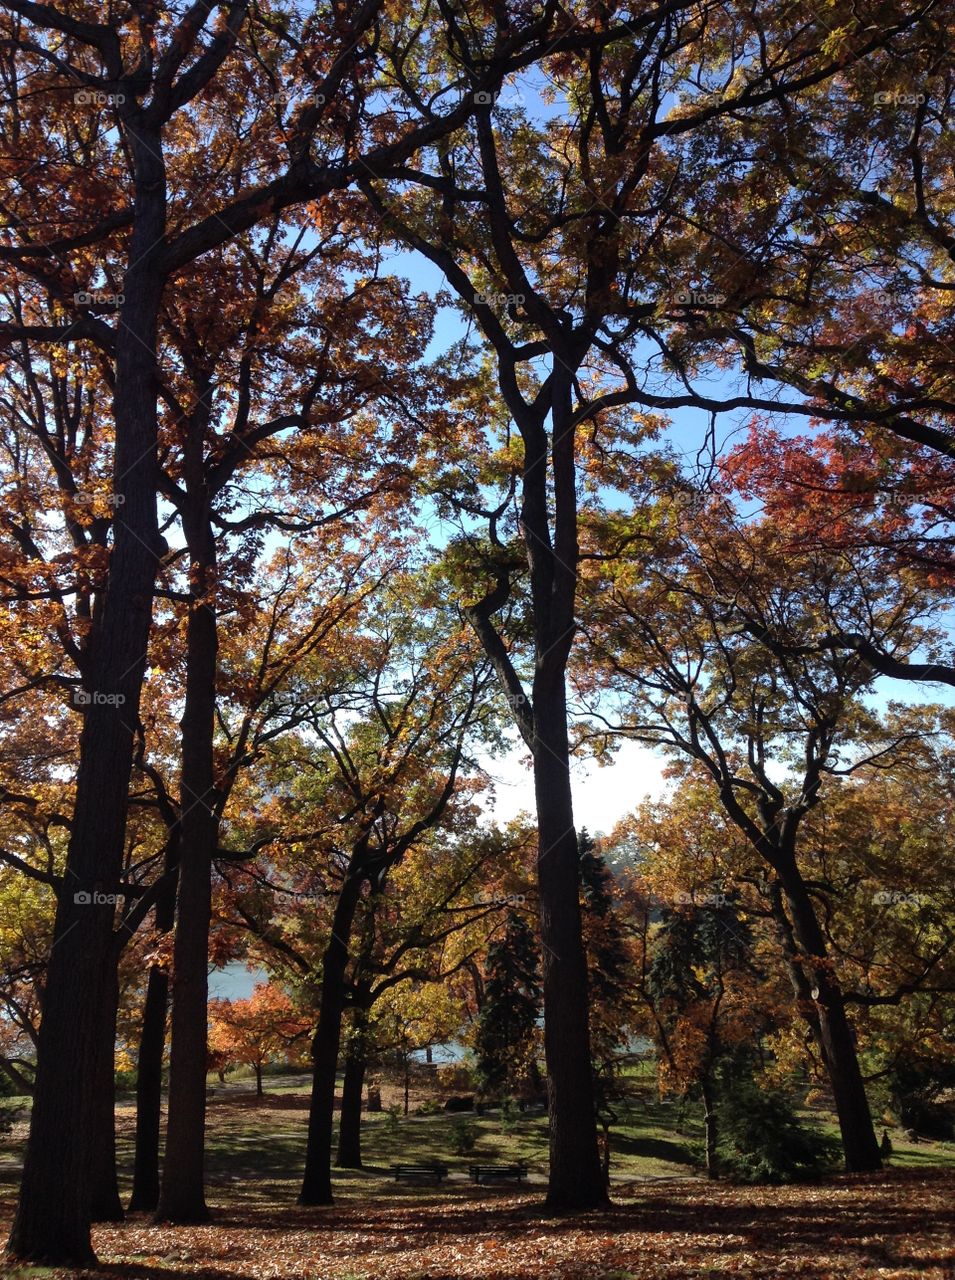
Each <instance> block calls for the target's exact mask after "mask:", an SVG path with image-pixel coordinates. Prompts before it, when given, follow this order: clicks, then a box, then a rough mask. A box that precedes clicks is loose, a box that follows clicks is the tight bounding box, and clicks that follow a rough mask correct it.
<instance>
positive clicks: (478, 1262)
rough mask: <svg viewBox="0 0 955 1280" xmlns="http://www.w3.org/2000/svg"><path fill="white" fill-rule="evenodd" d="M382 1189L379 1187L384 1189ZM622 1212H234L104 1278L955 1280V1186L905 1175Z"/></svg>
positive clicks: (116, 1231) (128, 1258)
mask: <svg viewBox="0 0 955 1280" xmlns="http://www.w3.org/2000/svg"><path fill="white" fill-rule="evenodd" d="M369 1190H371V1188H369ZM614 1197H615V1200H616V1204H615V1206H614V1208H613V1209H612V1210H611V1211H609V1212H606V1213H603V1212H601V1213H591V1214H581V1215H577V1216H573V1217H564V1218H554V1217H549V1216H546V1215H545V1214H544V1212H543V1210H542V1207H541V1202H540V1195H539V1192H535V1193H534V1194H529V1193H528V1194H521V1195H514V1194H513V1193H509V1192H500V1193H495V1192H488V1191H486V1190H481V1191H480V1192H478V1191H476V1190H471V1189H469V1188H465V1187H460V1188H459V1187H453V1188H452V1187H449V1188H447V1189H444V1190H440V1191H439V1190H435V1189H427V1190H425V1189H412V1190H409V1191H405V1190H404V1189H400V1190H398V1191H397V1192H395V1191H394V1190H390V1189H389V1187H388V1185H387V1184H386V1183H384V1182H378V1183H377V1184H376V1193H375V1194H373V1195H370V1196H369V1198H368V1199H367V1200H365V1201H363V1202H357V1201H354V1200H352V1201H349V1202H347V1203H346V1204H343V1205H341V1206H336V1207H334V1208H331V1209H308V1210H306V1209H292V1208H281V1207H280V1208H276V1209H272V1210H269V1209H267V1208H265V1207H259V1206H257V1207H255V1208H254V1209H251V1208H246V1209H244V1210H243V1211H242V1212H240V1213H237V1212H235V1211H234V1210H233V1211H231V1212H230V1210H229V1209H228V1208H226V1207H224V1206H223V1207H222V1208H221V1209H219V1210H218V1212H217V1213H216V1216H215V1219H214V1221H213V1222H212V1223H211V1224H210V1225H208V1226H203V1227H193V1228H184V1227H176V1228H172V1227H156V1226H153V1225H151V1224H150V1223H149V1222H148V1221H147V1220H145V1219H142V1218H136V1217H133V1218H131V1219H130V1220H129V1221H128V1222H126V1223H124V1224H122V1225H118V1226H104V1227H98V1228H97V1229H96V1232H95V1245H96V1249H97V1252H98V1254H99V1257H100V1261H101V1264H102V1267H101V1269H100V1270H99V1271H97V1272H95V1273H75V1272H65V1271H60V1270H57V1271H40V1270H39V1269H33V1270H30V1271H23V1272H20V1273H18V1272H16V1271H12V1272H11V1271H8V1272H7V1273H6V1274H7V1275H8V1276H9V1277H11V1280H12V1277H17V1280H19V1277H20V1276H21V1275H22V1276H23V1277H26V1276H30V1277H39V1276H45V1277H49V1278H50V1280H54V1278H55V1280H59V1278H60V1277H66V1276H68V1275H69V1276H76V1275H79V1274H84V1275H86V1274H89V1275H93V1274H95V1275H96V1276H98V1277H103V1276H115V1277H118V1278H121V1280H178V1278H182V1280H186V1277H201V1278H203V1280H345V1278H348V1280H357V1278H358V1277H362V1278H363V1280H379V1278H380V1280H445V1278H448V1280H450V1278H451V1277H462V1278H463V1277H472V1278H474V1280H477V1278H480V1280H637V1278H639V1280H644V1278H646V1280H651V1278H652V1280H664V1278H665V1280H677V1278H678V1277H679V1280H704V1278H709V1277H714V1276H721V1275H724V1274H726V1275H742V1276H748V1277H754V1278H758V1280H776V1278H777V1277H801V1278H802V1280H809V1278H810V1277H811V1278H812V1280H824V1278H828V1277H838V1278H839V1280H843V1278H844V1280H849V1278H850V1277H869V1276H871V1277H881V1278H882V1280H903V1277H904V1278H906V1280H907V1278H909V1277H912V1278H915V1277H918V1278H919V1280H951V1278H952V1277H955V1176H953V1175H952V1173H951V1172H950V1171H946V1170H924V1171H921V1170H920V1171H912V1170H898V1171H889V1172H887V1173H885V1174H879V1175H872V1176H868V1177H864V1178H838V1179H835V1180H834V1181H833V1182H831V1183H829V1184H827V1185H824V1186H815V1187H785V1188H779V1187H774V1188H755V1189H752V1188H743V1187H730V1186H725V1185H715V1186H713V1185H709V1184H707V1183H706V1182H704V1181H702V1180H696V1179H693V1180H686V1179H684V1180H673V1181H670V1180H661V1181H655V1182H652V1183H639V1184H631V1185H629V1186H624V1187H619V1186H618V1187H616V1188H615V1189H614Z"/></svg>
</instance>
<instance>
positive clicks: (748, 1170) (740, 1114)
mask: <svg viewBox="0 0 955 1280" xmlns="http://www.w3.org/2000/svg"><path fill="white" fill-rule="evenodd" d="M717 1121H718V1142H717V1157H718V1160H719V1166H720V1170H721V1171H722V1172H724V1173H726V1174H728V1175H729V1176H730V1177H731V1178H733V1179H734V1180H735V1181H737V1182H748V1183H774V1182H807V1181H812V1180H814V1179H816V1178H819V1177H820V1176H822V1175H823V1174H824V1173H826V1172H828V1171H829V1170H830V1169H832V1168H833V1167H834V1165H835V1163H836V1161H837V1159H838V1156H839V1149H840V1148H839V1144H838V1143H836V1142H834V1141H833V1140H832V1139H831V1138H828V1137H826V1135H825V1134H822V1133H820V1132H819V1131H818V1130H817V1129H813V1128H811V1127H810V1126H808V1125H806V1124H804V1123H803V1122H802V1121H801V1120H800V1118H799V1116H798V1115H797V1114H796V1111H795V1108H794V1106H793V1103H792V1101H791V1099H790V1098H789V1096H788V1095H787V1094H786V1093H784V1092H783V1091H782V1090H780V1089H772V1088H767V1087H765V1085H762V1084H761V1085H759V1086H757V1085H756V1083H755V1081H753V1080H752V1079H750V1078H747V1077H745V1076H743V1077H742V1078H740V1077H737V1078H736V1079H732V1078H724V1083H723V1087H722V1089H721V1093H720V1100H719V1103H718V1106H717Z"/></svg>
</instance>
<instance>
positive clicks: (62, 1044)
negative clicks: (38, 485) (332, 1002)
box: [7, 116, 165, 1265]
mask: <svg viewBox="0 0 955 1280" xmlns="http://www.w3.org/2000/svg"><path fill="white" fill-rule="evenodd" d="M126 137H127V139H128V141H129V145H130V149H131V155H132V158H133V165H134V170H135V184H136V194H135V204H134V227H133V233H132V238H131V243H130V256H129V264H130V265H129V267H128V269H127V271H126V274H125V278H124V281H123V296H124V299H125V301H124V302H123V304H122V308H121V311H120V316H119V323H118V325H117V329H116V332H117V348H116V382H115V392H114V400H113V419H114V427H115V448H114V459H113V490H114V493H115V495H116V496H117V497H119V496H121V497H122V503H121V504H119V503H117V504H116V505H115V506H114V511H115V517H114V522H113V545H112V549H111V551H110V556H109V566H108V573H107V582H106V590H105V599H103V601H102V605H101V606H98V607H97V609H96V610H94V618H93V626H92V630H91V634H90V640H89V648H88V656H87V673H86V680H85V688H86V692H87V694H88V695H89V698H90V701H89V702H88V703H87V705H86V711H85V716H84V724H83V732H82V734H81V737H80V761H79V769H78V771H77V776H76V799H75V802H74V807H73V822H72V828H71V835H70V844H69V850H68V853H67V865H66V874H65V876H64V879H63V887H62V889H61V891H60V893H59V895H58V901H57V911H56V922H55V925H54V934H53V936H54V942H53V949H52V951H51V954H50V965H49V970H48V973H47V981H46V991H45V995H44V1001H43V1020H42V1023H41V1026H40V1035H39V1043H38V1071H37V1082H36V1092H35V1095H34V1101H33V1110H32V1113H31V1117H30V1137H29V1141H28V1143H27V1151H26V1156H25V1159H24V1166H23V1178H22V1181H21V1184H20V1199H19V1203H18V1206H17V1212H16V1216H15V1218H14V1221H13V1227H12V1230H11V1233H10V1238H9V1241H8V1245H7V1249H8V1251H9V1253H10V1255H11V1256H13V1257H15V1258H18V1259H21V1260H23V1261H30V1262H47V1263H53V1264H65V1265H69V1264H76V1265H87V1264H89V1263H90V1262H91V1261H92V1260H93V1256H94V1255H93V1249H92V1245H91V1243H90V1207H91V1182H90V1161H91V1149H90V1138H91V1127H90V1122H91V1117H92V1107H93V1090H94V1088H95V1072H96V1052H97V1042H98V1037H99V1032H100V1030H101V1027H102V1021H101V1019H102V1003H103V999H104V996H105V993H106V992H107V991H108V990H109V986H110V982H111V978H110V967H111V965H112V964H113V963H114V962H115V953H114V950H113V947H112V943H111V934H112V930H113V923H114V914H115V904H114V903H112V902H109V901H100V900H97V898H96V897H95V896H94V895H97V894H98V895H100V897H106V898H108V897H109V896H110V895H115V894H116V893H117V892H118V888H119V879H120V873H121V869H122V862H123V848H124V837H125V830H126V805H127V796H128V791H129V778H130V772H131V768H132V753H133V734H134V731H135V728H136V725H137V722H138V719H139V699H140V694H141V691H142V683H143V675H144V672H145V667H146V651H147V646H148V643H149V629H150V621H151V616H152V593H153V583H154V579H155V574H156V568H157V563H158V557H159V553H160V550H161V545H160V542H159V535H158V528H157V520H156V485H155V479H156V472H155V468H156V429H157V414H156V391H157V386H156V370H155V352H156V326H157V316H158V313H159V304H160V300H161V297H162V288H163V280H162V276H161V275H160V273H159V271H158V269H157V256H158V254H159V253H160V252H161V250H162V244H163V238H164V233H165V167H164V164H163V159H162V145H161V139H160V136H159V134H158V132H156V131H145V130H143V129H142V127H141V121H140V119H139V118H138V116H137V117H136V118H135V119H134V120H132V121H131V122H127V127H126Z"/></svg>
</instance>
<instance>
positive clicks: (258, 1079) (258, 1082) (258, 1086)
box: [255, 1062, 265, 1098]
mask: <svg viewBox="0 0 955 1280" xmlns="http://www.w3.org/2000/svg"><path fill="white" fill-rule="evenodd" d="M255 1096H256V1097H257V1098H264V1097H265V1090H264V1089H263V1088H262V1063H261V1062H257V1063H255Z"/></svg>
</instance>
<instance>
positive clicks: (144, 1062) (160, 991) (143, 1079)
mask: <svg viewBox="0 0 955 1280" xmlns="http://www.w3.org/2000/svg"><path fill="white" fill-rule="evenodd" d="M168 1002H169V976H168V974H167V973H166V971H165V970H164V969H161V968H159V966H158V965H153V967H152V968H151V969H150V970H149V978H148V981H147V985H146V1001H145V1004H144V1007H143V1029H142V1034H141V1036H140V1039H139V1059H138V1063H137V1070H136V1154H135V1159H134V1164H133V1194H132V1196H131V1198H130V1201H129V1208H130V1210H131V1211H132V1210H143V1211H147V1212H151V1211H152V1210H153V1209H155V1208H156V1206H157V1205H158V1203H159V1131H160V1127H161V1122H162V1060H163V1053H164V1051H165V1047H166V1014H167V1010H168Z"/></svg>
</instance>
